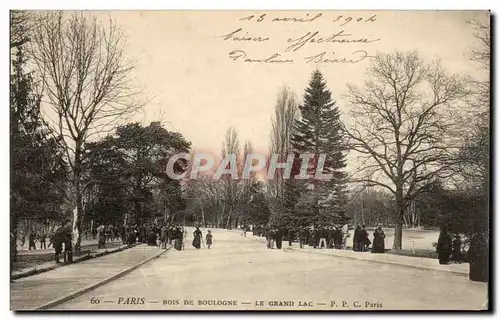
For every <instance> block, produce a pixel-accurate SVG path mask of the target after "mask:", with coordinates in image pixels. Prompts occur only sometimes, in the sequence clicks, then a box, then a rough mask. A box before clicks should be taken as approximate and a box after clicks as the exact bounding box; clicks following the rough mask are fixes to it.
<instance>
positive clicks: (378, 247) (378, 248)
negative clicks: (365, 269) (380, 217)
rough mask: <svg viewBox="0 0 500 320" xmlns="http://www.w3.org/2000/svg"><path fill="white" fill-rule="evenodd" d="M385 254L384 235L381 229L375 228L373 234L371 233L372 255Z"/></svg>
mask: <svg viewBox="0 0 500 320" xmlns="http://www.w3.org/2000/svg"><path fill="white" fill-rule="evenodd" d="M384 252H385V233H384V231H382V227H377V229H375V232H373V247H372V253H384Z"/></svg>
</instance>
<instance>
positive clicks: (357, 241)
mask: <svg viewBox="0 0 500 320" xmlns="http://www.w3.org/2000/svg"><path fill="white" fill-rule="evenodd" d="M370 245H372V241H370V238H369V235H368V231H367V230H366V229H365V226H359V225H358V226H356V228H355V229H354V236H353V241H352V249H353V250H354V251H361V252H366V251H369V250H370ZM371 252H372V253H384V252H385V233H384V231H383V230H382V227H380V226H378V227H377V228H376V229H375V231H374V232H373V245H372V247H371Z"/></svg>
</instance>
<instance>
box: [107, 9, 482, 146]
mask: <svg viewBox="0 0 500 320" xmlns="http://www.w3.org/2000/svg"><path fill="white" fill-rule="evenodd" d="M320 13H321V15H318V14H320ZM98 14H99V16H101V17H107V16H108V15H109V16H111V17H112V18H113V19H114V20H115V21H116V23H117V24H118V25H119V26H120V28H121V29H122V30H123V31H124V33H125V35H126V36H127V46H126V48H125V54H126V57H127V58H129V59H131V60H132V61H133V62H134V63H135V65H136V68H135V70H133V73H132V76H133V77H134V78H135V80H136V81H137V84H138V85H139V86H140V87H141V88H143V90H144V91H145V92H146V94H145V96H144V98H143V99H144V100H145V101H149V102H148V103H147V105H146V106H145V108H144V113H143V114H140V115H137V116H136V117H135V120H137V121H140V122H144V123H149V122H150V121H157V120H159V119H160V117H161V118H162V120H163V121H165V122H167V121H168V122H169V123H171V124H166V127H167V128H168V129H170V130H172V129H174V130H176V131H179V132H181V133H182V134H183V135H184V136H185V137H186V139H188V140H189V141H191V142H192V146H193V149H195V150H197V151H205V152H211V153H214V154H216V155H219V154H220V146H221V141H222V139H223V137H224V134H225V132H226V130H227V128H228V127H229V126H234V127H236V128H237V129H238V131H239V135H240V144H241V145H242V146H243V144H244V142H245V140H250V141H251V142H252V144H253V145H254V151H255V152H263V153H267V150H268V143H269V132H270V127H271V116H272V114H273V110H274V105H275V102H276V97H277V93H278V91H279V90H280V88H281V87H282V86H283V85H287V86H289V87H291V88H292V90H293V91H294V92H295V93H296V94H297V96H298V97H299V100H302V95H303V92H304V88H305V87H306V86H307V83H308V81H309V77H310V75H311V72H312V71H313V70H314V69H315V68H317V67H318V68H319V69H320V70H321V71H322V72H323V75H324V77H325V79H326V81H327V83H328V86H329V88H330V90H331V91H332V94H333V98H334V100H336V101H337V103H338V105H339V107H340V109H341V111H342V112H343V113H345V112H346V111H347V106H346V102H345V101H344V100H343V99H342V97H341V95H342V94H345V93H346V83H348V82H351V83H354V84H362V82H363V72H364V71H365V69H366V67H367V65H368V61H369V58H367V59H364V60H362V61H361V62H359V63H356V64H352V63H350V64H341V63H322V64H317V63H306V62H307V60H306V59H304V58H306V57H311V56H314V55H317V54H320V53H322V52H327V55H328V57H327V56H324V57H325V58H329V59H333V58H334V57H335V56H336V57H337V58H341V57H347V58H348V59H354V58H353V57H359V54H362V53H357V54H356V55H355V56H352V53H353V52H354V51H357V50H364V51H366V52H367V54H368V55H374V54H375V53H376V52H377V51H382V52H393V51H396V50H398V51H409V50H414V49H418V50H419V51H420V53H421V54H422V56H423V57H424V58H426V59H429V60H430V59H433V58H441V59H442V62H443V65H444V66H445V67H446V68H447V69H448V70H449V71H453V72H460V73H468V74H471V73H474V72H477V71H476V69H477V65H475V64H474V63H472V62H471V61H469V59H468V58H467V52H468V50H469V48H470V47H471V46H473V45H474V44H475V39H474V37H473V35H472V29H471V26H470V25H468V24H466V21H467V20H469V19H473V18H475V19H481V20H483V21H488V19H489V13H488V12H478V11H476V12H471V11H468V12H466V11H420V12H419V11H357V12H354V11H322V12H303V11H288V12H285V11H262V12H250V11H224V12H223V11H170V12H167V11H142V12H140V11H113V12H99V13H98ZM262 14H266V16H265V17H264V19H263V21H261V22H257V21H256V19H257V18H258V17H259V16H260V15H262ZM306 14H308V15H307V16H306ZM250 15H255V17H254V18H253V19H251V20H243V21H241V20H239V18H245V17H248V16H250ZM373 15H376V17H374V18H372V20H374V21H367V20H369V18H370V17H372V16H373ZM339 16H342V17H341V18H340V19H338V20H337V21H336V22H335V21H334V20H336V19H337V18H338V17H339ZM276 17H279V18H285V17H295V18H303V19H310V18H313V17H317V18H316V19H314V20H313V21H310V22H293V21H275V22H273V21H272V19H273V18H276ZM346 17H353V18H352V19H351V21H350V22H348V23H346V24H344V25H343V26H341V24H342V23H345V22H346V20H345V18H346ZM358 19H360V21H359V22H358V21H356V20H358ZM239 28H242V30H241V31H240V32H239V35H241V36H245V35H247V36H248V35H249V36H251V37H261V38H262V39H264V38H269V40H265V41H260V42H259V41H254V42H242V41H233V40H232V39H230V40H226V41H225V40H224V39H223V36H224V35H227V34H230V33H231V32H233V31H235V30H237V29H239ZM342 30H343V34H344V36H342V35H339V36H337V37H336V39H351V40H352V39H362V38H366V39H368V40H377V39H380V40H378V41H373V42H371V43H338V42H337V43H331V42H330V43H325V42H323V43H307V44H305V45H304V46H303V47H302V48H301V49H299V50H297V51H296V52H285V50H286V48H287V47H288V46H289V45H290V44H291V43H287V40H288V39H297V38H299V37H302V36H305V35H306V34H307V33H308V32H311V34H312V33H314V32H316V31H318V32H319V33H318V34H317V35H316V36H315V39H318V38H321V37H323V38H328V37H330V36H332V35H334V34H339V32H341V31H342ZM311 34H310V35H311ZM234 50H243V51H245V52H246V54H247V58H250V59H266V58H269V57H271V56H272V55H273V54H275V53H279V54H281V57H279V58H278V59H282V60H293V63H282V64H276V63H252V62H244V61H243V60H242V59H241V58H239V59H237V60H236V61H233V60H232V59H230V58H229V53H230V52H231V51H234ZM332 52H335V55H333V54H332ZM356 59H358V58H356Z"/></svg>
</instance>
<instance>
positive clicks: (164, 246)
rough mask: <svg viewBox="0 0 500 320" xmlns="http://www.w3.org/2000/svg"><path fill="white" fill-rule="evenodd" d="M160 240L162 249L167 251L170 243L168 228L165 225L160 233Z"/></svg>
mask: <svg viewBox="0 0 500 320" xmlns="http://www.w3.org/2000/svg"><path fill="white" fill-rule="evenodd" d="M160 240H161V247H162V249H167V241H168V227H167V225H164V226H163V227H162V228H161V231H160Z"/></svg>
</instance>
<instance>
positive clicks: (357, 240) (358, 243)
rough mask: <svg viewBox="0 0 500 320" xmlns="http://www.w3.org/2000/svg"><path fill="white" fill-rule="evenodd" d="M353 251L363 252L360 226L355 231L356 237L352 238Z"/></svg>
mask: <svg viewBox="0 0 500 320" xmlns="http://www.w3.org/2000/svg"><path fill="white" fill-rule="evenodd" d="M352 250H354V251H361V227H360V226H359V225H358V226H356V229H354V236H353V237H352Z"/></svg>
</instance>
